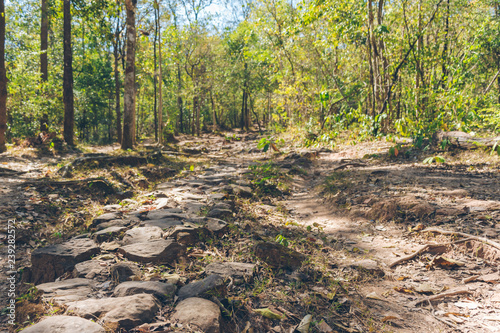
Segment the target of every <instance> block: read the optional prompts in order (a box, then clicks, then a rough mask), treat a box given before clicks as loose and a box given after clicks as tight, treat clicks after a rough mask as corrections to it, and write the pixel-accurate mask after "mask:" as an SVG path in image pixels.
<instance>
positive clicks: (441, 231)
mask: <svg viewBox="0 0 500 333" xmlns="http://www.w3.org/2000/svg"><path fill="white" fill-rule="evenodd" d="M422 231H425V232H436V233H439V234H442V235H452V236H462V237H466V238H468V239H467V240H477V241H480V242H483V243H485V244H487V245H489V246H493V247H494V248H496V249H498V250H500V243H497V242H495V241H492V240H489V239H487V238H484V237H479V236H473V235H470V234H466V233H463V232H458V231H447V230H441V229H425V230H422Z"/></svg>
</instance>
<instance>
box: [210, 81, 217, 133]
mask: <svg viewBox="0 0 500 333" xmlns="http://www.w3.org/2000/svg"><path fill="white" fill-rule="evenodd" d="M210 101H211V102H212V132H215V131H216V130H217V111H216V110H215V102H214V96H213V93H212V87H210Z"/></svg>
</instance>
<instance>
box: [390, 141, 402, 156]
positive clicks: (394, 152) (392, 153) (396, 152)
mask: <svg viewBox="0 0 500 333" xmlns="http://www.w3.org/2000/svg"><path fill="white" fill-rule="evenodd" d="M401 148H402V146H401V144H400V143H398V144H397V145H395V146H394V147H391V148H390V149H389V156H390V157H398V155H399V153H400V152H401Z"/></svg>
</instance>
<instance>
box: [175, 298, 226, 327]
mask: <svg viewBox="0 0 500 333" xmlns="http://www.w3.org/2000/svg"><path fill="white" fill-rule="evenodd" d="M170 320H171V321H172V322H178V323H181V324H183V325H186V326H190V327H191V328H193V329H196V330H201V331H202V332H204V333H220V320H221V313H220V309H219V307H218V306H217V304H215V303H213V302H210V301H208V300H206V299H203V298H197V297H193V298H188V299H186V300H184V301H182V302H180V303H179V304H178V305H177V307H176V308H175V312H174V314H173V315H172V317H170Z"/></svg>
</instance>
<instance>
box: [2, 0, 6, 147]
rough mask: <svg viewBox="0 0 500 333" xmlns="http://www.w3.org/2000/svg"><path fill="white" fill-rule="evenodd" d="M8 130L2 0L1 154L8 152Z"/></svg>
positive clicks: (3, 7)
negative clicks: (6, 135) (6, 138)
mask: <svg viewBox="0 0 500 333" xmlns="http://www.w3.org/2000/svg"><path fill="white" fill-rule="evenodd" d="M6 130H7V76H6V73H5V6H4V0H0V153H3V152H4V151H6V150H7V147H6V146H5V131H6Z"/></svg>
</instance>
